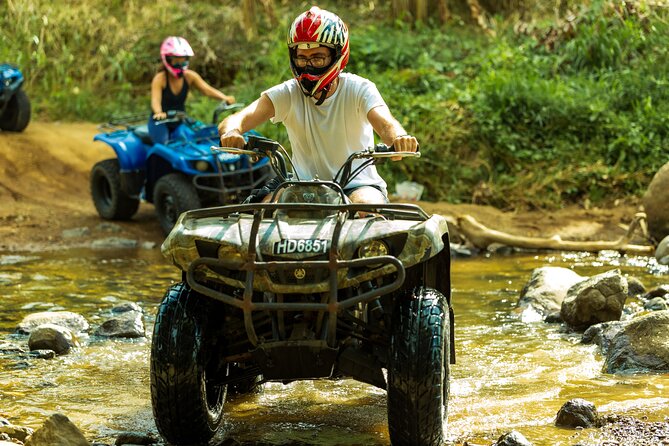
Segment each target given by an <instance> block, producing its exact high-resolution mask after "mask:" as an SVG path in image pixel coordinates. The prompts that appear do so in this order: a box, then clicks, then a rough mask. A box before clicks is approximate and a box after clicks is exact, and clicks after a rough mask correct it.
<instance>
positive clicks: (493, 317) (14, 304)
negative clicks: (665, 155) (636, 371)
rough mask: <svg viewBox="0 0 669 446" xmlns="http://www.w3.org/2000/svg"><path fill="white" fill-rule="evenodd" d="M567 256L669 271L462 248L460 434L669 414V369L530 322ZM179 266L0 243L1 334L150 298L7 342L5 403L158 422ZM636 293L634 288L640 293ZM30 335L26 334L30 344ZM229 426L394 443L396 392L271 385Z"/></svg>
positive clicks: (555, 443)
mask: <svg viewBox="0 0 669 446" xmlns="http://www.w3.org/2000/svg"><path fill="white" fill-rule="evenodd" d="M546 265H552V266H564V267H570V268H573V269H574V270H575V271H576V272H577V273H579V274H581V275H592V274H597V273H601V272H604V271H608V270H610V269H613V268H620V269H621V270H622V271H623V272H624V273H625V274H629V275H631V276H635V277H637V278H638V279H640V280H641V281H642V282H643V283H644V285H646V287H647V288H652V287H654V286H657V285H660V284H662V283H666V282H667V281H668V280H667V277H668V276H667V271H666V269H664V270H663V269H661V267H658V266H657V265H655V264H654V262H652V261H651V260H649V259H647V258H634V257H632V258H626V257H619V256H618V255H616V254H611V255H583V254H573V253H571V254H570V253H565V254H539V255H537V254H515V255H511V256H494V257H490V258H484V257H480V258H473V259H456V260H455V261H454V264H453V271H452V282H453V296H454V308H455V311H456V324H457V325H456V346H457V352H456V353H457V359H458V363H457V364H456V365H455V366H453V367H452V376H451V399H450V403H449V422H448V433H449V438H450V443H449V444H462V443H463V442H464V441H465V440H467V441H469V442H470V443H474V444H491V443H492V442H493V441H494V440H495V439H497V438H498V436H499V435H500V434H502V433H504V432H508V431H510V430H512V429H516V430H518V431H520V432H522V433H523V434H524V435H525V436H526V437H527V438H528V439H529V440H530V441H532V442H533V443H534V444H535V445H537V446H542V445H545V446H559V445H574V444H576V443H578V442H579V441H581V442H582V444H593V445H594V444H598V443H597V433H596V431H591V430H585V431H579V432H575V431H567V430H561V429H557V428H555V427H553V426H552V423H553V420H554V417H555V414H556V413H557V410H558V409H559V408H560V406H561V405H562V404H563V403H564V402H566V401H567V400H569V399H571V398H576V397H580V398H586V399H588V400H590V401H592V402H593V403H595V405H596V406H597V408H598V410H599V411H600V412H603V413H613V412H615V413H627V414H630V415H636V416H643V415H647V416H648V417H649V420H651V421H659V420H663V419H664V417H666V416H669V375H664V376H624V377H616V376H611V375H605V374H603V373H602V372H601V366H602V362H603V359H602V358H601V357H600V356H598V355H597V353H596V352H595V350H594V347H592V346H583V345H580V344H579V337H577V336H573V335H568V334H565V333H563V332H561V331H560V327H559V325H557V324H544V323H523V322H521V321H520V320H519V316H518V314H517V313H516V312H515V311H514V307H515V303H516V301H517V299H518V295H519V293H520V290H521V289H522V287H523V285H524V284H525V283H526V282H527V279H528V278H529V275H530V272H531V271H532V270H533V269H534V268H537V267H540V266H546ZM179 279H180V275H179V274H178V272H177V271H176V270H175V269H174V268H173V267H172V266H171V265H168V264H167V263H166V262H165V261H164V260H163V258H162V256H161V255H160V253H159V251H158V250H137V251H133V250H123V251H106V250H99V251H96V250H81V251H74V250H72V251H64V252H59V253H44V254H26V255H14V254H12V255H9V254H7V255H3V254H2V253H0V307H1V309H2V311H0V343H2V341H10V342H13V343H16V344H19V345H21V346H26V344H27V339H26V337H25V336H18V335H15V334H13V331H14V328H15V327H16V325H17V324H18V322H19V321H20V320H21V319H22V318H23V317H24V316H26V315H28V314H30V313H33V312H37V311H45V310H57V309H65V310H68V311H75V312H78V313H80V314H82V315H83V316H85V317H86V318H87V319H88V320H89V322H90V324H91V327H92V330H94V329H95V328H96V326H97V325H99V324H100V323H101V322H102V321H103V320H104V319H103V318H104V316H105V312H106V311H109V309H110V308H112V307H113V306H114V305H115V304H118V303H119V302H122V301H132V302H137V303H138V304H139V305H141V306H142V307H143V308H144V310H145V324H146V328H147V336H149V338H147V339H143V340H134V341H127V340H115V341H109V340H101V339H97V338H95V337H93V336H91V337H88V338H82V339H80V341H81V343H82V347H81V348H80V349H78V350H76V351H74V352H73V353H71V354H69V355H65V356H60V357H57V358H55V359H52V360H36V359H29V360H23V359H20V358H16V357H12V356H8V355H0V416H2V417H5V418H9V419H10V420H11V421H13V422H14V423H16V424H20V425H25V426H30V427H33V428H36V427H38V426H39V425H40V424H41V422H42V421H43V419H44V418H45V417H46V416H47V415H49V414H51V413H53V412H55V411H58V412H61V413H64V414H66V415H67V416H68V417H70V419H71V420H73V421H74V422H75V424H77V425H78V426H79V427H80V428H81V429H82V430H83V431H84V433H85V434H86V436H87V437H88V438H89V439H90V440H95V441H101V442H107V443H108V444H112V443H113V439H114V436H115V434H116V433H118V432H119V431H129V430H130V431H145V432H146V431H149V432H155V426H154V424H153V419H152V415H151V403H150V393H149V374H148V358H149V349H150V332H151V329H152V327H153V322H154V315H155V311H156V308H157V305H158V303H159V301H160V299H161V298H162V295H163V293H164V291H165V289H166V287H167V286H169V285H170V284H171V283H173V282H174V281H177V280H179ZM629 302H630V301H628V303H629ZM26 348H27V347H26ZM227 410H228V416H227V419H226V422H225V429H224V430H223V432H222V434H221V435H220V437H219V438H218V441H219V443H221V442H223V441H224V440H225V439H226V438H234V439H236V440H238V441H241V442H245V443H247V444H248V443H251V442H253V441H259V442H263V444H289V443H291V442H292V443H302V444H314V445H385V444H388V431H387V427H386V409H385V392H384V391H382V390H378V389H375V388H372V387H370V386H366V385H363V384H359V383H357V382H354V381H340V382H328V381H316V382H298V383H293V384H290V385H283V384H276V383H272V384H268V385H266V388H265V391H264V392H263V393H262V394H259V395H252V396H247V397H243V398H239V399H237V400H233V401H231V402H230V403H229V404H228V406H227Z"/></svg>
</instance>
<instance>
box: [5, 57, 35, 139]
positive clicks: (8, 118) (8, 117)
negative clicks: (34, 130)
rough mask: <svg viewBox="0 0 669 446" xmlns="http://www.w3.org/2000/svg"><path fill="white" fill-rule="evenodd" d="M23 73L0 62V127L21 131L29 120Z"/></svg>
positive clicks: (28, 101)
mask: <svg viewBox="0 0 669 446" xmlns="http://www.w3.org/2000/svg"><path fill="white" fill-rule="evenodd" d="M23 81H24V78H23V74H22V73H21V71H20V70H19V69H18V68H16V67H14V66H12V65H9V64H0V129H2V130H8V131H10V132H22V131H23V130H24V129H25V128H26V127H27V126H28V123H29V122H30V100H29V99H28V95H27V94H26V92H25V91H23V88H21V87H22V86H23Z"/></svg>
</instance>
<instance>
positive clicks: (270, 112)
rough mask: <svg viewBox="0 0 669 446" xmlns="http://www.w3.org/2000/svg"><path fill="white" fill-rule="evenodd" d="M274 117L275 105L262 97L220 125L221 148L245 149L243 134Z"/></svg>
mask: <svg viewBox="0 0 669 446" xmlns="http://www.w3.org/2000/svg"><path fill="white" fill-rule="evenodd" d="M273 117H274V104H272V101H270V99H269V98H268V97H267V95H262V96H260V98H258V99H256V100H255V101H253V103H251V104H249V105H248V106H246V107H245V108H244V109H242V110H241V111H239V112H237V113H235V114H234V115H230V116H228V117H227V118H225V119H224V120H223V121H221V123H220V124H218V134H219V136H220V138H221V147H237V148H239V149H241V148H242V147H244V137H243V136H242V133H244V132H248V131H249V130H251V129H254V128H256V127H257V126H259V125H260V124H262V123H263V122H265V121H267V120H269V119H271V118H273Z"/></svg>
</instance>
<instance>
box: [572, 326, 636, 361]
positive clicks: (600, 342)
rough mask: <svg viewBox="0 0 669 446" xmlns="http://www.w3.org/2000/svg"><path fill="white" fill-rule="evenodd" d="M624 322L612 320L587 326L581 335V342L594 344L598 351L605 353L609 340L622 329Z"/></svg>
mask: <svg viewBox="0 0 669 446" xmlns="http://www.w3.org/2000/svg"><path fill="white" fill-rule="evenodd" d="M626 324H627V323H626V322H621V321H613V322H602V323H601V324H595V325H592V326H590V327H588V329H587V330H585V332H584V333H583V336H582V337H581V342H582V343H583V344H595V345H597V346H598V347H599V351H600V352H601V353H602V354H603V355H605V354H606V352H607V351H608V350H609V346H610V345H611V340H612V339H613V338H614V337H615V336H616V335H617V334H618V333H619V332H620V331H621V330H622V329H623V327H624V326H625V325H626Z"/></svg>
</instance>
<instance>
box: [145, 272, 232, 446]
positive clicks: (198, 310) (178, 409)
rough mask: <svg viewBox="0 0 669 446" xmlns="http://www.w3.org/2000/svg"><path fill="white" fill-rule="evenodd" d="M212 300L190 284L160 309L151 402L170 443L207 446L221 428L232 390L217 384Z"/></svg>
mask: <svg viewBox="0 0 669 446" xmlns="http://www.w3.org/2000/svg"><path fill="white" fill-rule="evenodd" d="M214 314H216V312H214V311H212V308H211V301H210V300H209V299H208V298H206V297H204V296H202V295H201V294H199V293H198V292H196V291H194V290H192V289H191V288H190V287H189V286H188V285H186V284H185V283H178V284H176V285H173V286H172V287H170V288H169V289H168V291H167V293H166V294H165V298H164V299H163V302H162V303H161V304H160V308H159V309H158V314H157V316H156V322H155V326H154V330H153V343H152V346H151V402H152V404H153V415H154V418H155V421H156V426H157V427H158V431H160V434H161V435H162V436H163V438H164V439H165V440H167V442H168V443H169V444H173V445H191V444H206V443H207V442H208V441H209V440H210V439H211V438H212V437H213V436H214V435H215V434H216V431H217V430H218V428H219V427H220V425H221V422H222V418H223V404H224V402H225V397H226V391H227V386H225V385H217V384H216V383H215V382H214V381H213V379H214V378H215V377H216V376H217V375H218V373H217V372H218V370H217V366H218V361H217V360H218V357H217V355H216V354H215V344H214V343H215V342H216V338H217V337H216V336H215V334H214V333H213V332H212V329H214V328H215V325H216V324H214V323H211V324H210V319H209V318H210V317H214V316H213V315H214Z"/></svg>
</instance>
